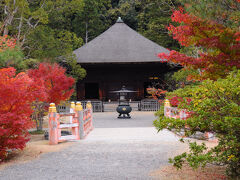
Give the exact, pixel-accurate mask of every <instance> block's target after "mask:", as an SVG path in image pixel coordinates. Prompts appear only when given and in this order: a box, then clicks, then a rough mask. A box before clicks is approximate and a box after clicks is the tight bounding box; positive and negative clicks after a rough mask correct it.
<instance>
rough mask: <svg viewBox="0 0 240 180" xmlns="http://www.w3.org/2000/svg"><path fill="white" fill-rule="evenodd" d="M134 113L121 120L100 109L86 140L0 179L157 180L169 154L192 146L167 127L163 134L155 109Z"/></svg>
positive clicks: (2, 173)
mask: <svg viewBox="0 0 240 180" xmlns="http://www.w3.org/2000/svg"><path fill="white" fill-rule="evenodd" d="M131 115H132V119H117V118H116V117H117V113H114V112H107V113H94V127H95V129H94V130H93V131H92V132H91V134H90V135H89V136H88V137H87V138H86V139H85V140H81V141H77V142H75V143H74V144H73V145H72V146H70V147H68V148H66V149H64V150H62V151H59V152H54V153H48V154H44V155H42V156H41V157H40V158H39V159H35V160H33V161H31V162H28V163H25V164H16V165H13V166H10V167H8V168H5V169H3V170H0V179H1V180H2V179H3V180H5V179H6V180H22V179H24V180H25V179H26V180H28V179H29V180H32V179H33V180H35V179H36V180H38V179H39V180H45V179H79V180H88V179H89V180H92V179H93V180H95V179H96V180H98V179H99V180H102V179H103V180H105V179H106V180H110V179H114V180H115V179H123V180H125V179H126V180H127V179H143V180H145V179H152V178H151V177H150V176H149V173H150V172H151V171H154V170H156V169H159V168H161V166H165V165H167V164H168V158H169V157H172V155H173V154H175V155H176V152H177V151H179V150H181V149H185V148H186V146H185V145H183V144H182V143H180V142H179V141H178V137H176V136H175V135H174V134H172V133H171V132H169V131H167V130H164V131H161V132H160V133H157V131H156V129H155V128H154V127H153V125H152V122H153V120H154V119H155V117H154V113H153V112H133V113H131Z"/></svg>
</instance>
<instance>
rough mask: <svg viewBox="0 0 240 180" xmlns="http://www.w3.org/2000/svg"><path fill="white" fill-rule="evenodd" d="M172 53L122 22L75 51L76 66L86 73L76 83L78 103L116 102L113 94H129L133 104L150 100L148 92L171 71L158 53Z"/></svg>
mask: <svg viewBox="0 0 240 180" xmlns="http://www.w3.org/2000/svg"><path fill="white" fill-rule="evenodd" d="M162 52H165V53H168V52H169V51H168V50H167V49H165V48H163V47H161V46H159V45H158V44H156V43H154V42H152V41H150V40H149V39H147V38H145V37H143V36H142V35H140V34H139V33H137V32H136V31H134V30H133V29H131V28H130V27H129V26H127V25H126V24H125V23H124V22H123V21H122V20H121V18H119V19H118V20H117V22H116V23H115V24H114V25H113V26H111V27H110V28H109V29H108V30H106V31H105V32H104V33H102V34H101V35H99V36H98V37H96V38H95V39H93V40H92V41H90V42H89V43H87V44H85V45H84V46H82V47H80V48H79V49H77V50H75V51H74V54H76V57H77V62H78V63H79V64H81V66H82V67H83V68H85V69H86V71H87V76H86V77H85V79H83V80H81V81H79V82H78V83H77V98H78V100H88V99H90V100H102V101H109V100H111V101H115V100H117V96H116V94H114V93H111V91H116V90H119V89H121V87H122V86H123V85H125V86H126V88H127V89H129V90H134V91H137V92H136V93H131V94H130V97H129V98H130V99H131V100H132V101H139V100H142V99H144V98H146V97H147V96H149V94H147V92H146V88H148V87H149V86H151V85H152V83H153V82H154V81H159V82H161V80H162V78H163V76H164V74H165V73H166V72H169V71H170V67H169V65H167V64H166V63H161V62H160V61H161V59H159V58H158V57H157V54H159V53H162Z"/></svg>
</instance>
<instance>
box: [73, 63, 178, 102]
mask: <svg viewBox="0 0 240 180" xmlns="http://www.w3.org/2000/svg"><path fill="white" fill-rule="evenodd" d="M82 67H83V68H85V69H86V71H87V76H86V78H85V79H83V80H82V81H79V82H78V83H77V97H78V100H84V99H86V95H87V92H85V88H86V87H85V84H86V83H97V84H98V86H99V90H98V91H99V92H98V94H99V98H98V99H100V100H104V101H106V100H109V99H111V100H117V96H116V94H114V93H111V91H115V90H120V89H121V87H122V86H123V85H125V86H126V88H127V89H130V90H134V91H138V92H137V93H131V94H130V95H129V98H130V99H132V100H141V99H144V98H145V97H144V89H145V88H144V83H145V86H146V84H147V83H150V82H151V81H159V82H161V81H163V79H164V74H165V73H167V72H169V71H174V69H172V68H170V67H169V66H168V65H167V64H166V63H131V64H123V63H122V64H115V63H114V64H82ZM150 77H158V78H159V79H155V80H153V79H151V78H150ZM90 99H91V98H90Z"/></svg>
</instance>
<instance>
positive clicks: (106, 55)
mask: <svg viewBox="0 0 240 180" xmlns="http://www.w3.org/2000/svg"><path fill="white" fill-rule="evenodd" d="M162 52H165V53H168V52H169V51H168V50H167V49H165V48H163V47H162V46H159V45H158V44H156V43H154V42H152V41H150V40H149V39H147V38H145V37H143V36H142V35H140V34H139V33H137V32H136V31H134V30H133V29H131V28H130V27H129V26H127V25H126V24H125V23H123V21H122V20H121V19H118V21H117V22H116V23H115V24H114V25H113V26H111V27H110V28H109V29H108V30H106V31H105V32H104V33H102V34H101V35H99V36H98V37H96V38H95V39H93V40H92V41H90V42H89V43H87V44H85V45H84V46H82V47H80V48H79V49H76V50H75V51H74V54H76V56H77V62H78V63H134V62H135V63H137V62H159V61H160V59H159V58H158V57H157V54H158V53H162Z"/></svg>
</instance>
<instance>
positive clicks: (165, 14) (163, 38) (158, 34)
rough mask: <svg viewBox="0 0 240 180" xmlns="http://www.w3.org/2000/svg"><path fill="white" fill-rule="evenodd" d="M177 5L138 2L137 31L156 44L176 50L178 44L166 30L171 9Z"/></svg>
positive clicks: (146, 0) (168, 1)
mask: <svg viewBox="0 0 240 180" xmlns="http://www.w3.org/2000/svg"><path fill="white" fill-rule="evenodd" d="M178 5H180V3H179V2H178V1H172V0H161V1H159V0H144V1H139V3H138V7H139V9H140V12H139V14H138V30H139V31H140V32H141V33H142V34H143V35H144V36H145V37H147V38H149V39H150V40H152V41H154V42H156V43H157V44H159V45H161V46H163V47H165V48H170V49H173V50H178V49H179V44H178V43H177V41H175V40H173V39H172V38H171V37H170V36H169V35H168V31H167V28H166V27H167V25H168V24H169V23H170V22H171V14H172V9H175V7H177V6H178Z"/></svg>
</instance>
